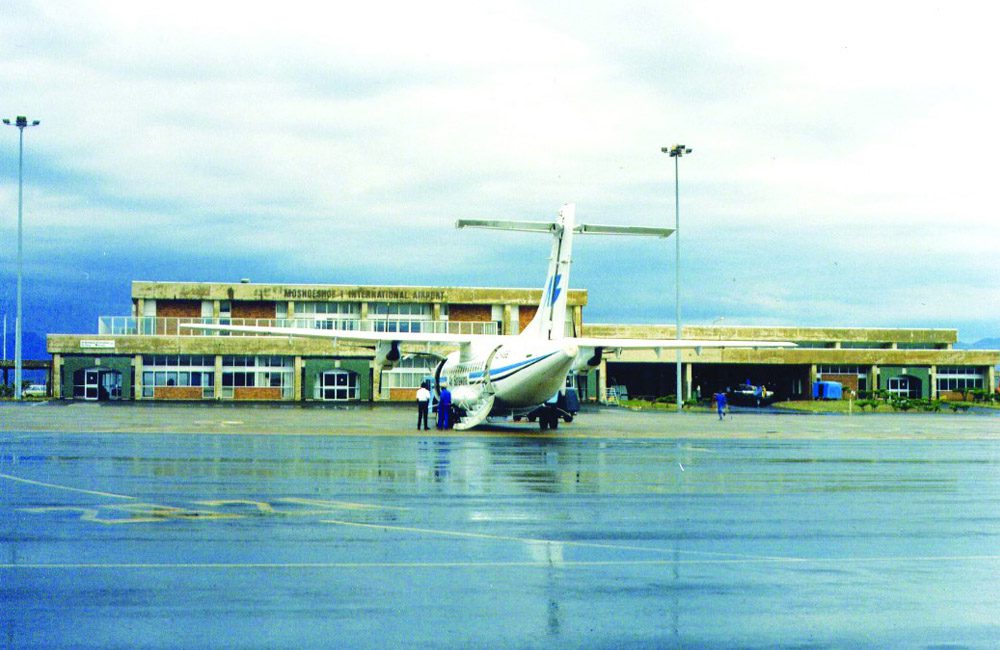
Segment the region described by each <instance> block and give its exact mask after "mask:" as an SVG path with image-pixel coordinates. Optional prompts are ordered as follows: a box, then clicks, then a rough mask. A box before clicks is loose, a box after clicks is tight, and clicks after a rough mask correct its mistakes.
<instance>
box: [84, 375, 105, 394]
mask: <svg viewBox="0 0 1000 650" xmlns="http://www.w3.org/2000/svg"><path fill="white" fill-rule="evenodd" d="M100 381H101V371H100V370H85V371H84V373H83V399H85V400H90V401H96V400H97V398H98V396H100V394H101V391H100V385H101V384H100Z"/></svg>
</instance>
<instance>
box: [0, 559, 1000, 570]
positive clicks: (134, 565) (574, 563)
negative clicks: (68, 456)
mask: <svg viewBox="0 0 1000 650" xmlns="http://www.w3.org/2000/svg"><path fill="white" fill-rule="evenodd" d="M887 562H888V563H892V562H896V563H899V562H906V563H928V562H931V563H934V562H937V563H954V562H1000V555H954V556H949V555H944V556H911V557H861V558H843V557H834V558H773V559H772V558H742V559H740V558H732V559H723V558H715V559H708V558H706V559H689V560H672V559H661V560H566V561H560V562H559V563H558V566H559V567H560V568H561V567H582V568H586V567H616V566H620V567H630V566H675V565H737V566H738V565H748V564H829V563H839V564H883V563H887ZM552 566H553V564H552V562H550V561H546V560H530V561H528V560H525V561H501V562H471V561H470V562H462V561H457V562H456V561H451V562H284V563H278V562H175V563H166V562H106V563H101V562H79V563H78V562H29V563H23V564H21V563H18V564H10V563H5V564H0V571H13V570H18V569H21V570H35V571H44V570H54V571H57V570H122V569H137V570H169V569H205V570H239V569H254V570H263V569H268V570H272V569H291V570H295V569H491V568H496V569H504V568H516V567H522V568H546V569H549V568H552Z"/></svg>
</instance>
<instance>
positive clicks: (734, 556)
mask: <svg viewBox="0 0 1000 650" xmlns="http://www.w3.org/2000/svg"><path fill="white" fill-rule="evenodd" d="M320 523H323V524H334V525H337V526H349V527H355V528H375V529H382V530H393V531H399V532H404V533H422V534H431V535H442V536H445V537H464V538H467V539H487V540H493V541H499V542H521V543H524V544H561V545H563V546H579V547H583V548H603V549H610V550H614V551H638V552H646V553H677V554H681V553H683V554H685V555H709V556H715V557H720V558H729V559H730V560H732V561H741V560H754V561H767V562H782V561H790V562H794V561H798V560H799V558H795V557H782V556H771V555H746V554H743V553H726V552H722V551H689V550H681V549H671V548H656V547H651V546H630V545H628V544H600V543H597V542H577V541H564V540H558V539H538V538H534V537H516V536H513V535H492V534H490V533H470V532H464V531H457V530H441V529H435V528H415V527H412V526H395V525H390V524H366V523H361V522H356V521H343V520H339V519H324V520H322V521H320Z"/></svg>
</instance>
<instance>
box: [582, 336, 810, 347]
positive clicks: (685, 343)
mask: <svg viewBox="0 0 1000 650" xmlns="http://www.w3.org/2000/svg"><path fill="white" fill-rule="evenodd" d="M570 340H572V341H573V342H574V343H576V344H577V345H578V346H579V347H581V348H604V349H606V350H619V349H622V350H623V349H630V350H661V349H662V350H668V349H669V350H673V349H677V348H682V349H692V348H794V347H795V344H794V343H792V342H790V341H725V340H718V339H610V338H609V339H606V338H593V337H585V336H579V337H572V338H571V339H570Z"/></svg>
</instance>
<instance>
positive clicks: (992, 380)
mask: <svg viewBox="0 0 1000 650" xmlns="http://www.w3.org/2000/svg"><path fill="white" fill-rule="evenodd" d="M983 388H985V389H986V391H987V392H988V393H989V394H990V395H993V394H994V391H995V390H996V389H997V369H996V368H995V367H994V366H987V369H986V385H985V386H983Z"/></svg>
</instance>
